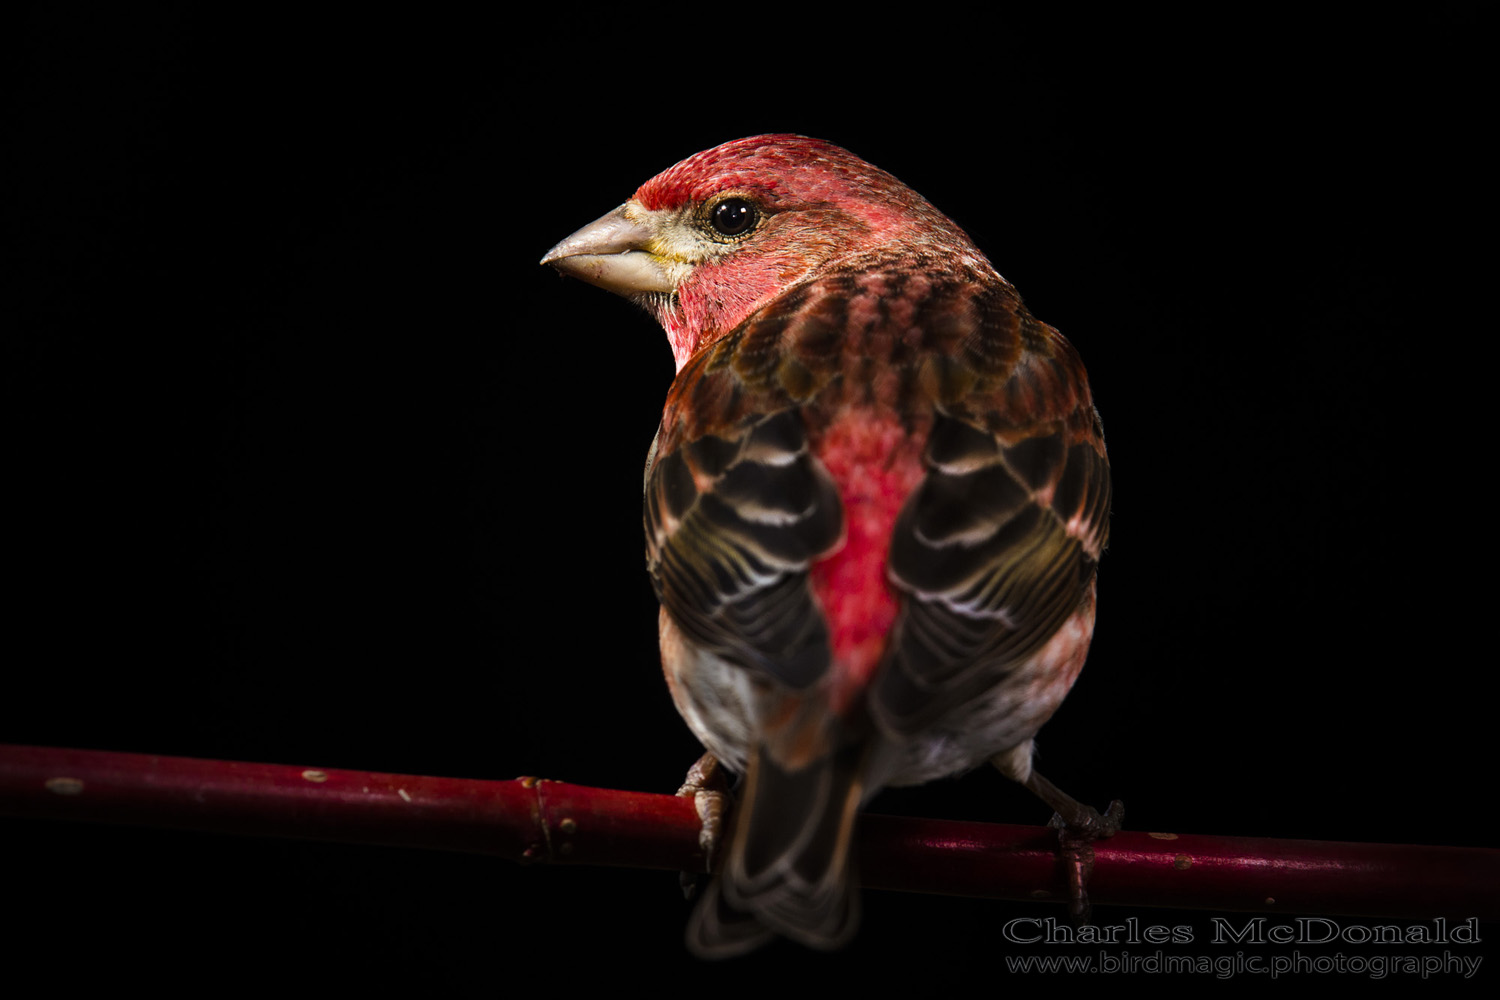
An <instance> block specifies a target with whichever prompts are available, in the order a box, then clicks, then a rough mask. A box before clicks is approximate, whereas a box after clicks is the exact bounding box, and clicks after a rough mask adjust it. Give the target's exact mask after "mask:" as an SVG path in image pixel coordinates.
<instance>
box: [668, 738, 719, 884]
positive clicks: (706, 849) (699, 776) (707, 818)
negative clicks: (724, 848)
mask: <svg viewBox="0 0 1500 1000" xmlns="http://www.w3.org/2000/svg"><path fill="white" fill-rule="evenodd" d="M677 795H678V796H679V797H681V798H691V799H692V800H693V808H694V809H696V810H697V812H698V822H699V824H700V825H699V827H698V847H699V849H700V850H702V851H703V871H691V872H688V871H685V872H682V873H681V878H680V881H681V883H682V894H683V896H684V897H686V898H687V899H693V898H695V897H696V896H697V895H698V894H699V892H701V891H702V889H703V885H704V883H705V882H706V881H707V878H706V877H705V875H704V872H712V871H713V870H714V868H715V867H717V865H718V854H719V848H720V846H721V845H722V844H723V843H724V824H725V822H726V821H727V820H728V817H729V811H730V807H731V805H732V800H731V798H730V796H729V778H728V776H727V775H726V773H725V771H724V766H723V765H722V764H720V763H719V761H718V758H716V757H715V756H714V755H713V754H709V753H706V754H704V755H703V756H702V757H699V758H698V760H697V762H696V763H694V764H693V766H692V767H690V768H688V773H687V777H686V778H684V779H683V783H682V787H681V788H679V789H677Z"/></svg>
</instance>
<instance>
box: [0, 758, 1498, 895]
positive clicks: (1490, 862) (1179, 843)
mask: <svg viewBox="0 0 1500 1000" xmlns="http://www.w3.org/2000/svg"><path fill="white" fill-rule="evenodd" d="M0 815H6V816H22V817H32V818H40V819H54V820H55V819H68V820H82V821H91V822H102V823H125V824H131V825H138V826H155V827H171V828H176V829H185V830H205V831H212V832H218V833H232V834H242V835H251V836H262V837H296V838H302V839H313V840H333V841H341V842H344V843H353V844H384V845H392V846H400V847H417V848H426V849H430V850H448V851H466V852H471V853H478V854H492V855H499V856H501V857H505V858H510V859H511V860H513V861H520V862H552V863H568V864H590V865H620V866H627V867H639V868H663V869H671V870H689V871H701V870H703V869H704V867H705V861H704V855H703V852H702V850H701V849H700V848H699V846H698V819H697V815H696V813H695V811H694V808H693V804H692V801H691V800H689V799H681V798H677V797H675V796H671V795H655V794H647V793H642V792H620V791H613V790H610V789H601V788H586V787H583V786H580V785H569V784H565V783H563V782H560V781H546V780H539V779H536V778H517V779H516V780H514V781H474V780H466V779H460V778H432V777H419V776H415V775H405V774H378V773H374V772H367V771H335V770H329V769H325V768H303V767H293V766H287V765H282V764H256V763H246V762H239V761H216V760H196V759H192V758H186V757H156V756H150V755H146V754H128V753H107V752H102V751H93V750H63V749H53V748H47V747H24V746H3V745H0ZM1055 846H1056V837H1055V835H1054V834H1053V832H1052V831H1050V830H1047V829H1045V828H1040V827H1024V826H1002V825H996V824H990V823H959V822H948V821H942V820H929V819H907V818H903V817H897V816H865V817H862V819H861V829H860V845H859V850H860V873H861V877H862V881H863V883H864V884H865V885H868V886H871V887H874V888H880V889H898V890H902V891H906V892H932V893H946V894H950V895H958V896H982V897H988V898H995V899H1022V900H1027V899H1029V900H1036V899H1064V898H1066V889H1065V888H1064V883H1063V881H1062V874H1061V870H1060V867H1059V864H1058V861H1057V857H1056V853H1055ZM1095 852H1096V859H1095V864H1094V873H1093V876H1092V878H1091V879H1090V882H1089V895H1090V896H1091V898H1092V899H1093V901H1094V902H1095V903H1104V904H1116V905H1129V906H1170V907H1179V908H1188V909H1213V910H1244V911H1255V912H1262V913H1323V914H1330V915H1332V914H1348V915H1360V916H1384V917H1408V918H1428V917H1437V916H1452V917H1459V918H1466V917H1479V918H1481V919H1493V918H1496V917H1500V851H1497V850H1490V849H1484V848H1459V847H1417V846H1400V845H1393V844H1351V843H1332V842H1320V841H1310V840H1271V839H1263V838H1251V837H1203V836H1195V835H1192V834H1170V833H1135V832H1132V831H1125V832H1122V833H1119V834H1117V835H1116V836H1114V837H1112V838H1110V839H1109V840H1107V841H1100V842H1098V843H1097V844H1095Z"/></svg>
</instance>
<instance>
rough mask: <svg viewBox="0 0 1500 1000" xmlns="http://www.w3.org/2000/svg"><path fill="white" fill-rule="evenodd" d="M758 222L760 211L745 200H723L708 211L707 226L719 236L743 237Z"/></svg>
mask: <svg viewBox="0 0 1500 1000" xmlns="http://www.w3.org/2000/svg"><path fill="white" fill-rule="evenodd" d="M759 221H760V210H759V209H758V208H756V207H755V204H754V203H753V202H751V201H749V200H747V199H745V198H725V199H724V200H723V201H721V202H719V203H718V204H717V205H715V206H713V207H712V208H711V209H709V210H708V224H709V225H710V226H712V227H713V229H714V232H716V233H718V234H719V235H720V236H744V235H745V234H746V233H748V232H749V231H750V230H752V229H754V228H755V224H756V223H757V222H759Z"/></svg>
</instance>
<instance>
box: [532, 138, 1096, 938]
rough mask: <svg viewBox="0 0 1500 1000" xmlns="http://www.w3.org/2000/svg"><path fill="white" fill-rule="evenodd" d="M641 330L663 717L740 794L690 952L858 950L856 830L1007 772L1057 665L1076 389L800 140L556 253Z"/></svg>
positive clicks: (1040, 328) (1078, 599)
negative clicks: (896, 799)
mask: <svg viewBox="0 0 1500 1000" xmlns="http://www.w3.org/2000/svg"><path fill="white" fill-rule="evenodd" d="M544 263H548V264H551V265H553V266H554V267H556V268H557V269H558V270H560V271H562V272H564V273H567V274H571V275H574V276H575V277H578V278H582V279H583V280H585V281H588V282H591V283H593V284H596V285H600V286H602V287H604V288H607V289H609V290H611V291H614V292H618V293H620V294H622V295H625V296H627V297H629V298H631V299H633V300H635V301H636V302H638V303H640V304H641V305H643V306H644V307H645V308H646V309H648V310H649V311H650V312H651V313H652V314H653V315H655V316H656V318H657V319H658V320H659V321H660V322H661V324H662V326H663V327H664V328H665V330H666V333H667V338H668V340H669V341H670V342H671V346H672V353H673V355H674V356H675V358H676V361H677V377H676V380H675V381H674V383H673V385H672V388H671V391H670V393H669V394H668V396H667V403H666V408H665V411H664V413H663V415H662V422H661V428H660V430H659V431H658V433H657V436H656V441H655V443H654V444H653V446H652V449H651V453H650V456H649V457H648V459H647V465H646V482H645V520H646V551H647V564H648V567H649V570H650V574H651V580H652V582H653V584H654V585H655V587H656V592H657V595H658V597H659V598H660V600H661V616H660V634H661V651H662V662H663V667H664V670H665V673H666V677H667V685H668V687H669V688H670V690H671V693H672V698H673V701H674V702H675V703H676V706H677V709H678V711H679V712H681V714H682V717H683V718H684V719H685V720H686V721H687V723H688V725H689V726H690V727H691V728H692V730H693V732H694V733H695V734H696V735H697V736H698V738H699V739H700V740H702V742H703V745H704V746H705V747H706V748H707V749H708V751H709V752H710V753H711V754H712V755H713V756H714V757H716V758H718V760H719V761H721V762H722V763H723V764H725V765H726V766H728V767H729V768H731V769H732V770H734V771H736V772H739V773H741V774H743V775H745V780H744V783H743V786H742V788H741V790H740V795H739V806H738V809H737V811H736V815H735V821H734V831H733V835H732V837H731V839H730V843H729V854H728V857H727V859H726V861H725V863H724V865H723V867H722V870H721V872H720V874H719V877H718V879H717V880H716V881H715V882H714V883H713V884H712V885H711V886H710V887H709V889H708V891H707V892H706V893H705V895H704V898H703V899H702V900H701V901H700V903H699V906H698V909H697V911H696V913H695V916H694V920H693V922H692V924H691V925H690V927H689V931H688V939H689V944H690V945H691V946H692V947H693V948H694V950H695V951H697V952H698V953H699V954H703V955H724V954H734V953H738V952H741V951H744V950H747V949H749V948H751V947H754V946H755V945H757V944H759V943H761V942H762V941H764V940H765V939H766V938H768V937H769V936H770V935H771V934H772V933H774V934H780V935H784V936H786V937H790V938H793V939H795V940H798V941H801V942H803V943H805V944H808V945H812V946H814V947H821V948H827V947H833V946H837V945H838V944H840V943H842V942H843V941H845V940H847V938H848V936H849V935H850V934H851V933H852V931H853V928H854V925H855V922H856V911H857V897H856V895H855V893H854V892H853V891H852V888H851V885H852V871H851V861H850V842H851V834H852V829H853V825H854V818H855V814H856V812H857V810H858V809H859V807H860V805H861V803H863V802H865V801H866V800H868V799H869V798H870V797H871V796H872V795H874V793H875V792H876V791H878V790H879V789H880V788H881V787H883V786H887V785H910V784H917V783H921V782H926V781H930V780H933V779H935V778H940V777H943V776H945V775H950V774H953V773H955V772H961V771H964V770H967V769H970V768H973V767H975V766H976V765H978V764H981V763H983V762H985V761H990V762H992V763H994V765H995V766H996V767H998V768H999V769H1000V770H1001V771H1002V772H1003V773H1004V774H1006V775H1007V776H1008V777H1010V778H1013V779H1014V780H1016V781H1018V782H1021V783H1023V784H1025V785H1027V786H1028V787H1030V788H1031V789H1032V790H1033V791H1036V792H1037V793H1038V794H1039V795H1041V796H1042V797H1043V798H1044V799H1046V800H1047V801H1048V802H1049V803H1051V804H1052V805H1053V806H1054V808H1056V809H1057V810H1058V812H1059V813H1060V815H1061V816H1062V817H1063V819H1064V820H1066V821H1067V822H1068V824H1069V825H1070V826H1071V827H1073V828H1074V829H1075V830H1079V831H1083V832H1084V833H1086V834H1087V833H1093V834H1098V833H1101V832H1105V833H1107V832H1110V831H1111V830H1112V829H1113V825H1114V824H1115V823H1117V821H1118V816H1117V815H1116V812H1115V810H1113V809H1112V810H1111V813H1110V815H1109V817H1108V818H1107V819H1105V818H1101V817H1100V816H1099V814H1098V813H1096V812H1094V811H1093V810H1092V809H1089V808H1087V807H1085V806H1081V805H1079V804H1078V803H1076V802H1073V800H1071V799H1069V798H1068V797H1067V796H1065V795H1063V794H1062V793H1061V792H1060V791H1058V790H1057V789H1056V788H1055V787H1053V786H1052V785H1051V784H1050V783H1048V782H1046V781H1045V779H1043V778H1042V777H1041V776H1040V775H1039V774H1037V773H1036V772H1035V771H1033V770H1032V767H1031V757H1032V737H1034V736H1035V735H1036V733H1037V730H1038V729H1040V728H1041V726H1042V724H1043V723H1044V722H1046V721H1047V719H1048V718H1049V717H1050V716H1051V715H1052V713H1053V712H1055V711H1056V710H1057V707H1058V705H1059V704H1061V702H1062V700H1063V698H1064V696H1066V695H1067V693H1068V689H1069V688H1071V687H1072V686H1073V681H1074V680H1075V679H1076V678H1077V676H1078V672H1079V670H1080V669H1081V668H1082V667H1083V662H1084V658H1085V656H1086V655H1087V652H1088V647H1089V641H1090V639H1091V637H1092V634H1093V630H1094V593H1095V570H1096V567H1097V564H1098V560H1099V555H1100V552H1101V550H1102V549H1103V548H1104V544H1105V540H1106V537H1107V535H1108V512H1109V495H1110V487H1109V463H1108V460H1107V458H1106V457H1105V451H1104V437H1103V432H1102V430H1101V428H1100V424H1099V416H1098V414H1097V412H1096V411H1095V409H1094V404H1093V400H1092V398H1091V396H1090V393H1089V387H1088V380H1087V376H1086V374H1085V372H1084V368H1083V364H1082V362H1081V361H1080V360H1079V358H1078V355H1077V353H1076V352H1075V351H1074V350H1073V348H1072V346H1071V345H1070V344H1069V343H1068V342H1067V341H1066V340H1064V339H1063V338H1062V336H1061V335H1060V334H1059V333H1058V332H1057V331H1056V330H1054V329H1052V328H1051V327H1049V326H1047V325H1046V324H1044V323H1041V322H1039V321H1038V320H1036V319H1034V318H1033V317H1032V316H1031V314H1030V313H1028V312H1027V311H1026V309H1025V307H1024V306H1023V305H1022V304H1021V299H1020V297H1019V296H1018V295H1017V294H1016V291H1015V289H1014V288H1012V287H1011V285H1010V284H1009V283H1008V282H1006V281H1005V279H1004V278H1002V277H1000V275H999V274H998V273H997V272H996V271H995V269H994V267H993V266H992V265H991V264H990V262H989V261H988V260H987V259H986V258H985V256H984V254H982V253H980V252H979V250H978V249H977V248H976V247H975V246H974V244H973V243H972V242H970V240H969V238H968V236H966V235H965V234H964V232H963V231H962V230H960V229H959V228H958V226H956V225H954V224H953V223H952V222H951V221H949V219H948V218H947V217H945V216H944V215H943V214H942V213H940V212H939V211H938V210H937V209H936V208H934V207H933V206H932V205H931V204H929V203H928V202H927V201H926V200H925V199H924V198H922V196H921V195H919V194H917V193H916V192H915V191H913V190H911V189H910V188H908V187H906V186H905V185H904V184H902V183H901V182H900V181H898V180H896V178H894V177H892V176H891V175H890V174H887V173H886V172H884V171H882V170H879V169H877V168H876V167H873V166H871V165H870V164H868V163H865V162H864V161H862V160H860V159H858V158H857V157H855V156H853V155H852V154H850V153H849V152H847V151H845V150H843V149H840V148H838V147H837V146H832V145H830V144H828V143H826V142H820V141H818V140H814V139H807V138H803V137H801V136H794V135H768V136H757V137H754V138H750V139H741V140H738V141H735V142H730V143H726V144H724V145H722V146H719V147H717V148H714V149H710V150H708V151H706V152H702V153H699V154H697V155H696V156H692V157H689V158H688V159H686V160H684V161H683V162H681V163H679V164H677V165H676V166H674V167H672V168H671V169H669V170H667V171H665V172H663V173H661V174H659V175H657V176H656V177H654V178H652V179H651V180H649V181H647V182H646V183H645V184H644V185H642V186H641V187H640V189H639V190H637V191H636V193H635V196H634V197H633V198H631V199H630V200H629V201H627V202H625V204H623V205H622V206H620V207H619V208H618V209H616V210H615V211H613V212H611V213H609V214H608V215H606V216H604V217H603V218H601V219H599V220H598V221H597V222H595V223H593V224H592V225H590V226H587V227H585V228H584V229H582V230H580V231H579V232H577V233H575V234H574V235H573V236H571V237H569V238H568V239H566V240H564V241H563V242H562V243H560V244H558V245H557V246H556V247H555V248H553V250H552V251H551V252H550V253H548V255H547V256H546V258H545V259H544Z"/></svg>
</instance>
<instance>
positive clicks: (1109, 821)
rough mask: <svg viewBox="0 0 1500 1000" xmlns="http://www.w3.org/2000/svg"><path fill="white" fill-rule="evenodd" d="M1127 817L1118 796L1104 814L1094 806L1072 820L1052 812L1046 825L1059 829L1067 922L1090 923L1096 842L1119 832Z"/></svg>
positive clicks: (1082, 809)
mask: <svg viewBox="0 0 1500 1000" xmlns="http://www.w3.org/2000/svg"><path fill="white" fill-rule="evenodd" d="M1124 819H1125V805H1124V803H1122V802H1121V801H1120V800H1119V799H1115V800H1114V801H1113V802H1111V803H1110V804H1109V808H1108V809H1106V810H1105V811H1104V813H1103V815H1100V813H1099V810H1097V809H1095V808H1093V807H1092V806H1081V807H1080V809H1079V811H1078V812H1076V813H1074V815H1073V818H1072V820H1071V821H1069V820H1065V819H1063V817H1062V814H1061V813H1053V814H1052V820H1051V822H1049V823H1048V824H1047V825H1048V826H1049V827H1051V828H1052V829H1054V830H1056V831H1057V843H1058V853H1059V854H1060V855H1061V857H1062V862H1063V866H1064V869H1065V871H1066V873H1067V876H1068V921H1069V922H1070V923H1071V924H1072V925H1073V926H1074V927H1082V926H1083V925H1085V924H1087V923H1088V922H1089V917H1090V915H1091V913H1092V910H1093V905H1092V904H1091V903H1090V902H1089V893H1088V882H1089V876H1091V875H1092V874H1093V873H1094V846H1093V845H1094V841H1096V840H1102V839H1104V838H1106V837H1113V836H1114V835H1115V834H1117V833H1119V832H1120V824H1121V823H1122V822H1123V821H1124Z"/></svg>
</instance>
